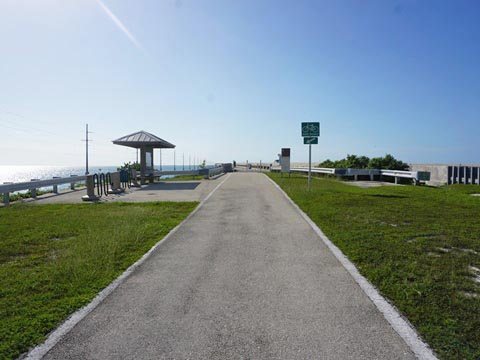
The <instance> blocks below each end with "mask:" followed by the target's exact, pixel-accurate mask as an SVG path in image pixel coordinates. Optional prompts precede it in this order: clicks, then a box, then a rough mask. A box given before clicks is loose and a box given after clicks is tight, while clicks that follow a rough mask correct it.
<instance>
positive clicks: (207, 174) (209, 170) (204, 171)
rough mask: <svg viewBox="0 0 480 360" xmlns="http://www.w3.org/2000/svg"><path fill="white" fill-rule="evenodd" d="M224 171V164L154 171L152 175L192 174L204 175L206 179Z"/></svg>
mask: <svg viewBox="0 0 480 360" xmlns="http://www.w3.org/2000/svg"><path fill="white" fill-rule="evenodd" d="M223 172H225V170H224V166H216V167H214V168H204V169H198V170H170V171H154V172H153V174H152V175H153V177H161V176H182V175H192V176H199V175H200V176H205V179H208V178H210V177H212V176H215V175H218V174H221V173H223Z"/></svg>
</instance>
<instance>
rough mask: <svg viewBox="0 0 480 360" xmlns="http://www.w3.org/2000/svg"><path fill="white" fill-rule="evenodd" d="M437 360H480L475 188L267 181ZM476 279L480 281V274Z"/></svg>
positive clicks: (479, 232)
mask: <svg viewBox="0 0 480 360" xmlns="http://www.w3.org/2000/svg"><path fill="white" fill-rule="evenodd" d="M269 176H270V177H271V178H272V179H274V180H275V181H276V182H277V183H278V184H279V185H280V186H281V187H282V188H283V189H284V190H285V191H286V192H287V193H288V195H289V196H290V197H291V198H292V200H294V201H295V203H297V204H298V205H299V206H300V208H302V210H303V211H305V212H306V213H307V214H308V215H309V216H310V218H311V219H312V220H313V221H314V222H315V223H316V224H317V225H318V226H319V227H320V228H321V229H322V230H323V231H324V232H325V234H326V235H327V236H328V237H329V238H330V239H331V240H332V242H334V243H335V244H336V245H337V246H338V247H339V248H340V249H341V250H342V251H343V253H344V254H345V255H347V256H348V258H349V259H350V260H351V261H352V262H354V263H355V265H356V266H357V268H358V269H359V271H360V272H361V273H362V274H363V275H364V276H365V277H367V278H368V279H369V280H370V281H371V282H372V283H373V284H374V285H375V286H376V287H377V288H378V289H379V290H380V292H381V293H382V294H383V295H384V296H385V297H387V298H388V299H390V300H391V302H392V303H393V304H395V306H396V307H397V308H398V309H399V310H400V311H401V312H402V313H403V314H404V315H405V316H406V317H407V318H408V319H409V320H410V321H411V322H412V324H413V325H414V326H415V327H416V328H417V330H418V331H419V332H420V334H421V335H422V337H423V338H424V339H425V340H426V341H427V342H428V344H429V345H430V346H432V348H433V349H434V351H435V352H436V353H437V354H438V356H439V357H440V358H443V359H480V284H479V283H478V282H476V281H475V278H474V273H475V271H474V270H472V268H471V267H476V268H480V221H479V220H480V197H473V196H470V195H469V194H471V193H480V187H479V186H478V185H470V186H469V185H460V186H446V187H443V188H430V187H425V186H422V187H420V186H417V187H413V186H398V187H396V186H395V187H394V186H385V187H381V188H371V189H361V188H357V187H354V186H352V185H347V184H344V183H342V182H340V181H337V180H329V179H313V180H312V189H311V190H310V191H308V189H307V180H306V179H305V178H304V177H299V176H292V177H291V178H287V177H284V178H280V176H279V175H278V174H269ZM477 275H480V274H478V273H477Z"/></svg>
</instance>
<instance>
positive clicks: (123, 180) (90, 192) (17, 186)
mask: <svg viewBox="0 0 480 360" xmlns="http://www.w3.org/2000/svg"><path fill="white" fill-rule="evenodd" d="M227 165H230V169H231V164H222V165H218V166H216V167H213V168H205V169H198V170H186V171H155V172H153V173H152V174H151V175H152V176H154V177H160V176H164V175H170V176H171V175H176V176H178V175H193V176H195V175H201V176H204V177H205V178H206V179H209V178H210V177H212V176H215V175H219V174H222V173H224V172H226V171H229V170H228V169H229V168H228V166H227ZM137 175H138V174H137V173H136V172H135V171H133V172H132V173H130V172H126V171H120V172H118V171H117V172H113V173H106V174H103V173H102V174H92V175H81V176H77V175H72V176H70V177H65V178H57V177H55V178H53V179H51V180H50V179H49V180H37V179H33V180H32V181H28V182H21V183H5V184H3V185H0V194H3V202H4V204H5V205H9V203H10V193H12V192H16V191H23V190H30V192H31V196H32V198H36V197H37V189H40V188H46V187H52V186H53V192H54V193H56V194H58V185H62V184H70V188H71V189H72V190H74V189H75V184H76V183H79V182H86V187H87V195H85V196H83V197H82V199H83V200H85V201H97V200H98V199H99V198H100V197H102V196H107V195H108V194H117V193H120V192H122V191H124V190H125V189H126V188H127V187H130V186H140V185H139V184H138V183H137V181H136V180H137Z"/></svg>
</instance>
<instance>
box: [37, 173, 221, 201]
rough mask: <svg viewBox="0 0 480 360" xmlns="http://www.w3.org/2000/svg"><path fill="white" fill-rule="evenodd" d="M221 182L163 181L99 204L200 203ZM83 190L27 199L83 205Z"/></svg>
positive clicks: (217, 180) (135, 189)
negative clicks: (115, 202)
mask: <svg viewBox="0 0 480 360" xmlns="http://www.w3.org/2000/svg"><path fill="white" fill-rule="evenodd" d="M222 180H223V176H220V177H217V178H215V179H213V178H212V179H210V180H199V181H165V182H159V183H154V184H147V185H143V186H142V187H141V188H130V189H128V188H127V189H126V191H125V192H124V193H121V194H118V195H108V196H103V197H102V198H101V199H100V202H111V201H125V202H148V201H202V200H203V199H205V198H206V197H207V195H208V194H209V193H210V192H211V191H212V190H213V189H214V188H215V186H217V185H218V184H219V182H221V181H222ZM86 193H87V191H86V190H85V189H80V190H74V191H65V192H62V193H60V194H59V195H55V194H45V195H42V196H39V197H38V198H37V200H33V199H28V201H29V202H35V203H38V204H75V203H85V202H84V201H82V196H83V195H86Z"/></svg>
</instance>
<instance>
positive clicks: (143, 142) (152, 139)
mask: <svg viewBox="0 0 480 360" xmlns="http://www.w3.org/2000/svg"><path fill="white" fill-rule="evenodd" d="M113 143H114V144H115V145H123V146H129V147H133V148H141V147H144V146H149V147H153V148H161V149H172V148H174V147H175V145H173V144H170V143H169V142H168V141H165V140H163V139H160V138H159V137H158V136H155V135H153V134H150V133H148V132H146V131H143V130H142V131H138V132H136V133H133V134H130V135H125V136H122V137H121V138H118V139H117V140H113Z"/></svg>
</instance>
